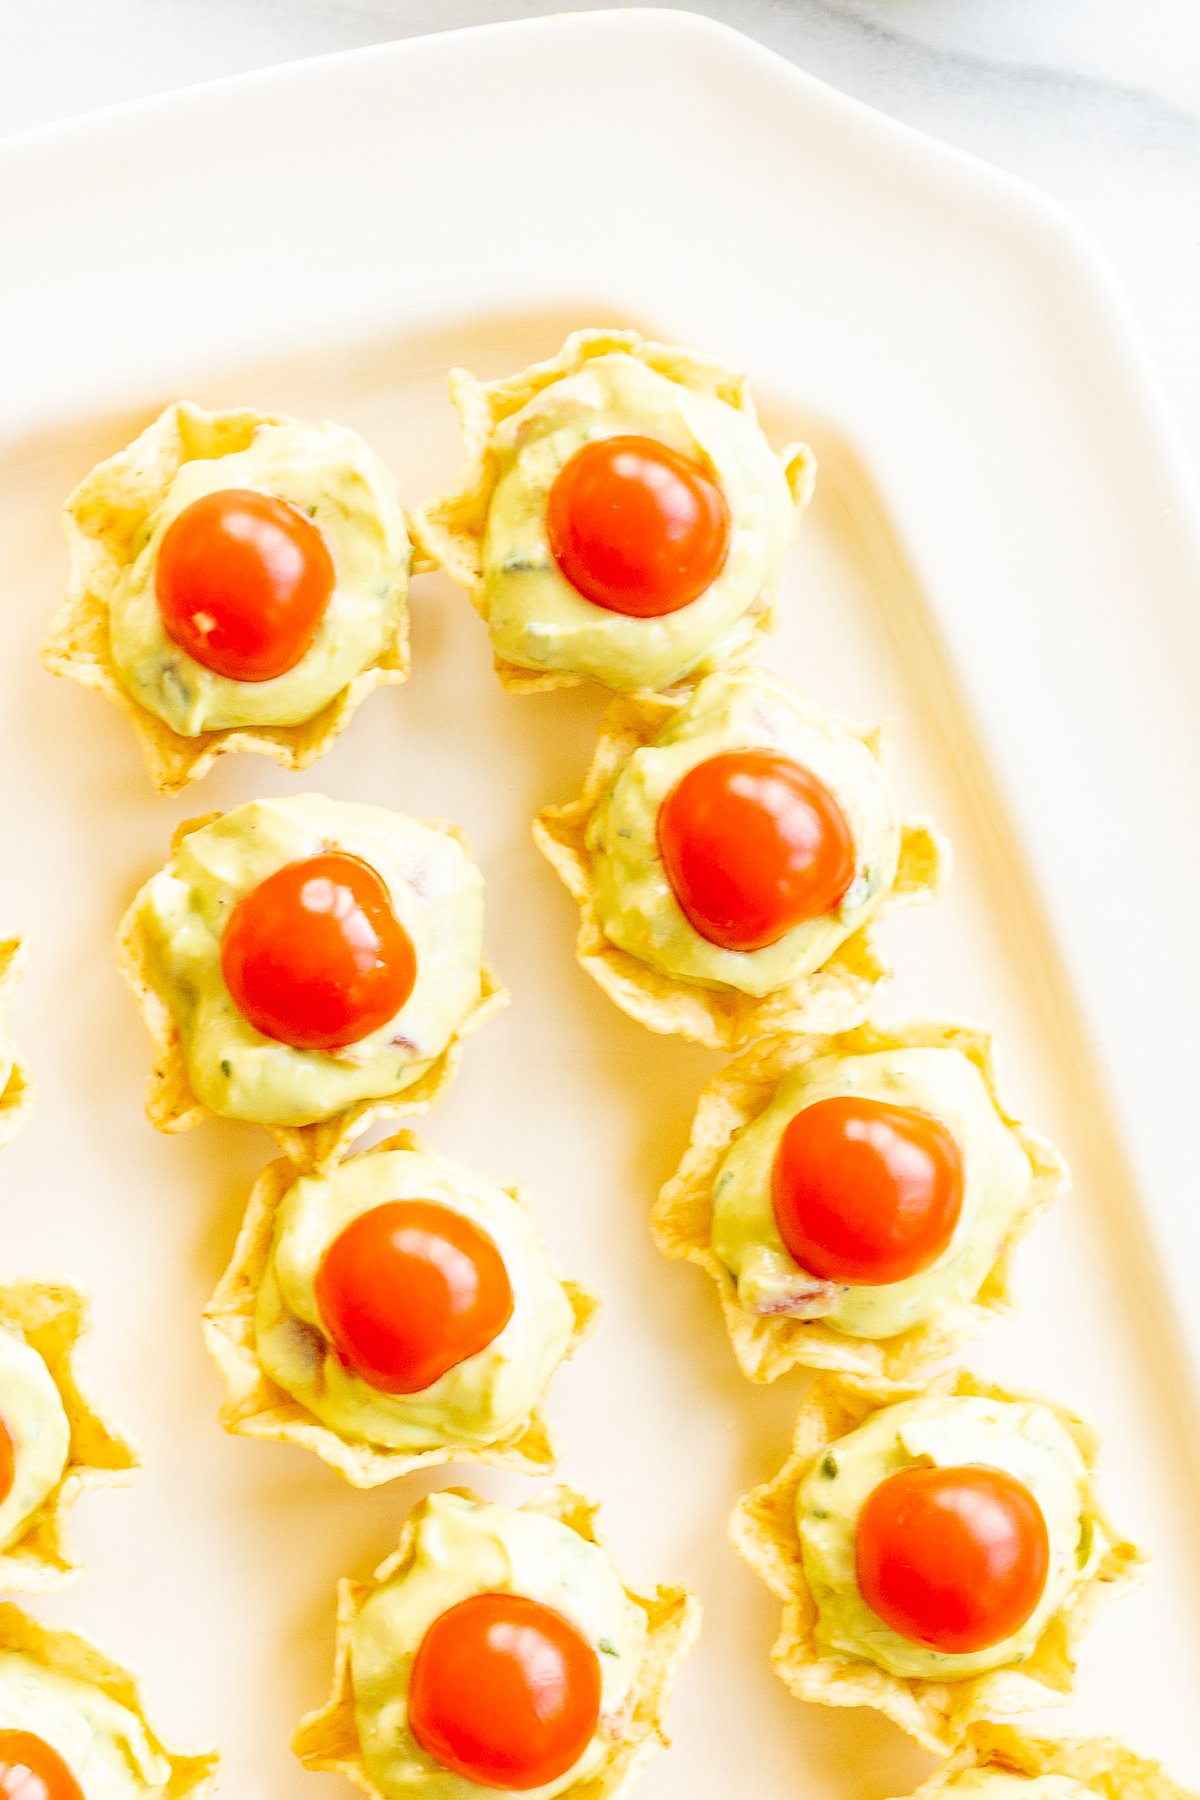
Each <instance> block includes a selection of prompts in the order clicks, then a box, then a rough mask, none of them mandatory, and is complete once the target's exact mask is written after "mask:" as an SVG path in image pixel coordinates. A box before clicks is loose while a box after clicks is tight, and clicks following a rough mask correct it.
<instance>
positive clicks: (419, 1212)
mask: <svg viewBox="0 0 1200 1800" xmlns="http://www.w3.org/2000/svg"><path fill="white" fill-rule="evenodd" d="M316 1287H317V1305H318V1306H319V1307H320V1310H321V1317H322V1319H323V1320H324V1321H325V1328H326V1330H327V1331H328V1333H329V1336H330V1339H331V1341H332V1343H333V1346H334V1348H335V1349H336V1351H337V1353H338V1355H339V1356H340V1357H341V1359H342V1361H343V1363H345V1365H346V1367H347V1368H348V1369H352V1370H353V1371H354V1373H355V1374H356V1375H357V1376H359V1377H360V1378H361V1379H362V1380H363V1381H365V1382H367V1383H368V1384H369V1385H370V1386H371V1387H373V1388H378V1389H379V1391H380V1392H381V1393H384V1394H417V1393H420V1392H421V1390H422V1389H423V1388H427V1387H431V1386H432V1385H433V1383H434V1382H435V1381H437V1380H438V1379H439V1377H440V1376H442V1375H444V1374H445V1373H446V1371H447V1369H452V1368H454V1367H455V1365H456V1364H457V1363H460V1362H463V1361H465V1359H466V1358H467V1357H468V1356H474V1355H475V1353H476V1351H479V1350H484V1349H486V1348H487V1346H488V1345H489V1344H490V1343H491V1342H492V1340H493V1338H496V1337H498V1336H499V1335H500V1333H501V1332H502V1331H503V1330H504V1327H505V1326H506V1325H507V1324H508V1321H509V1319H510V1318H511V1317H512V1309H513V1295H512V1284H511V1282H510V1281H509V1279H508V1270H507V1269H506V1268H505V1266H504V1258H503V1257H502V1256H501V1254H500V1252H499V1251H498V1250H497V1248H496V1246H495V1244H494V1243H493V1242H492V1240H491V1238H490V1237H488V1236H487V1235H486V1234H485V1233H484V1232H482V1231H481V1230H480V1229H479V1227H478V1225H476V1224H475V1223H474V1221H473V1220H471V1219H467V1218H464V1217H463V1215H462V1213H458V1212H455V1211H453V1209H452V1208H451V1207H449V1206H439V1205H438V1204H437V1203H436V1202H435V1201H433V1200H389V1201H387V1202H385V1204H384V1205H382V1206H374V1207H372V1208H371V1210H370V1212H365V1213H360V1214H359V1215H358V1217H357V1219H353V1220H352V1221H351V1222H350V1224H349V1225H347V1226H346V1228H345V1230H344V1231H342V1232H340V1233H339V1235H338V1236H337V1237H336V1238H334V1240H333V1242H332V1244H330V1246H329V1248H328V1250H326V1252H325V1255H324V1256H323V1258H322V1259H321V1266H320V1268H319V1269H318V1271H317V1283H316Z"/></svg>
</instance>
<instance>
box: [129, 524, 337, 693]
mask: <svg viewBox="0 0 1200 1800" xmlns="http://www.w3.org/2000/svg"><path fill="white" fill-rule="evenodd" d="M154 585H155V593H156V594H157V597H158V608H159V612H160V613H161V615H162V622H163V628H164V630H165V631H166V634H167V636H168V637H169V638H171V639H172V640H173V641H174V642H175V643H177V644H178V645H179V646H180V648H181V649H183V650H186V651H187V653H188V655H189V656H191V657H194V658H195V660H196V661H197V662H198V663H200V664H202V666H203V667H204V668H206V669H211V670H212V671H213V673H214V675H227V676H228V677H229V678H230V680H232V681H271V680H273V679H274V677H275V676H277V675H286V674H287V672H288V670H289V669H294V668H295V666H296V664H297V663H298V662H299V661H300V659H301V657H302V656H303V655H304V654H305V652H306V651H307V650H308V649H309V648H310V646H311V645H312V641H313V639H314V637H315V636H316V634H317V627H318V626H319V625H320V623H321V620H322V619H323V618H324V616H325V608H326V607H327V606H328V605H329V596H330V595H331V594H332V592H333V585H334V572H333V560H332V558H331V557H330V554H329V551H328V549H327V548H326V544H325V539H324V538H323V537H322V536H321V533H320V532H319V531H318V530H317V528H316V526H315V525H314V524H313V523H312V522H311V520H309V519H306V518H305V516H304V514H303V513H301V512H297V510H296V508H295V507H294V506H291V505H289V504H288V502H287V501H286V500H277V499H276V498H275V497H274V495H272V494H260V493H257V492H256V491H255V490H254V489H253V488H222V489H221V490H220V491H219V492H218V493H215V494H204V495H202V496H201V498H200V499H199V500H193V501H192V503H191V505H190V506H185V507H184V509H183V511H182V512H181V513H180V514H179V515H178V517H177V518H174V519H172V521H171V523H170V524H169V525H168V527H167V529H166V531H165V532H164V533H163V539H162V543H161V544H160V545H159V548H158V565H157V568H156V570H155V576H154Z"/></svg>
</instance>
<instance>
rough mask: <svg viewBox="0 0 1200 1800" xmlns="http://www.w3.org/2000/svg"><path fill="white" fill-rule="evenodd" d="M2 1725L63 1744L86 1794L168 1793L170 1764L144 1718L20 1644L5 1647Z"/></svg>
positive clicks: (150, 1798)
mask: <svg viewBox="0 0 1200 1800" xmlns="http://www.w3.org/2000/svg"><path fill="white" fill-rule="evenodd" d="M0 1730H5V1731H32V1732H34V1733H35V1734H36V1735H37V1736H38V1737H40V1738H41V1739H42V1740H43V1741H44V1742H45V1743H47V1744H49V1745H50V1747H51V1749H52V1750H57V1752H58V1754H59V1755H60V1756H61V1757H62V1759H63V1761H64V1762H65V1763H66V1765H67V1767H68V1769H70V1771H71V1773H72V1775H74V1777H75V1779H76V1781H77V1782H78V1783H79V1786H80V1787H81V1788H82V1790H83V1792H84V1795H85V1796H86V1800H165V1796H166V1794H167V1790H168V1784H169V1782H170V1780H171V1766H170V1764H169V1763H168V1761H167V1759H166V1757H165V1756H164V1755H163V1754H162V1752H161V1751H159V1750H156V1749H155V1747H154V1745H153V1743H152V1742H151V1740H150V1736H149V1733H148V1732H147V1730H146V1727H145V1726H144V1725H143V1724H142V1722H141V1720H140V1719H138V1718H137V1717H136V1715H135V1714H134V1713H132V1712H130V1710H129V1708H128V1707H127V1706H122V1705H121V1704H120V1703H119V1701H116V1700H113V1699H111V1698H110V1696H109V1695H108V1694H106V1693H104V1691H103V1690H102V1689H101V1688H98V1687H96V1686H95V1685H94V1684H93V1683H92V1682H90V1681H80V1680H79V1679H77V1678H76V1677H75V1676H73V1675H63V1674H59V1673H58V1672H57V1671H56V1670H53V1669H48V1668H46V1667H45V1666H44V1665H43V1664H42V1663H40V1662H36V1661H35V1660H34V1658H33V1657H31V1656H26V1655H25V1654H24V1653H23V1652H21V1651H18V1650H4V1651H0Z"/></svg>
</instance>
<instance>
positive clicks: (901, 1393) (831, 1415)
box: [730, 1370, 1145, 1752]
mask: <svg viewBox="0 0 1200 1800" xmlns="http://www.w3.org/2000/svg"><path fill="white" fill-rule="evenodd" d="M964 1394H966V1395H981V1396H983V1397H985V1398H988V1399H993V1400H1023V1399H1029V1398H1034V1396H1029V1395H1024V1394H1014V1393H1011V1392H1009V1391H1008V1390H1006V1389H1004V1388H1001V1387H997V1386H995V1385H994V1384H990V1383H987V1382H982V1381H978V1380H976V1379H975V1377H974V1376H972V1375H969V1374H967V1373H965V1372H964V1371H955V1370H952V1371H949V1372H947V1373H946V1374H944V1375H940V1376H937V1377H936V1378H935V1379H934V1380H933V1381H932V1382H930V1383H929V1385H928V1386H927V1387H924V1388H922V1387H918V1386H902V1385H900V1384H898V1383H893V1382H885V1381H880V1380H877V1379H872V1378H870V1377H866V1376H848V1375H843V1376H837V1375H822V1376H820V1377H818V1379H817V1380H816V1381H815V1382H814V1384H813V1386H812V1388H811V1389H810V1390H809V1393H808V1395H807V1396H806V1398H805V1400H804V1403H803V1405H802V1406H801V1408H800V1412H799V1416H798V1417H797V1420H796V1429H795V1436H794V1438H793V1442H792V1450H791V1454H790V1456H789V1457H788V1460H787V1462H786V1463H785V1464H784V1466H783V1468H782V1469H781V1470H780V1471H779V1473H778V1475H776V1476H775V1477H774V1478H773V1479H772V1480H771V1481H768V1482H766V1483H765V1484H764V1485H763V1486H762V1487H758V1488H755V1489H754V1490H753V1491H752V1492H751V1493H749V1494H747V1495H745V1496H744V1497H743V1498H742V1499H741V1500H739V1502H738V1504H737V1506H736V1507H735V1508H734V1512H733V1516H732V1518H731V1520H730V1536H731V1538H732V1540H733V1544H734V1548H735V1549H736V1550H737V1552H738V1554H739V1555H740V1556H741V1557H742V1558H743V1560H744V1561H745V1562H747V1563H748V1564H749V1565H750V1567H751V1568H752V1569H753V1570H754V1572H755V1573H756V1574H757V1575H758V1576H760V1577H761V1579H762V1580H763V1581H764V1582H765V1583H766V1585H767V1586H768V1587H769V1588H770V1590H771V1592H772V1593H773V1594H775V1595H776V1596H777V1598H779V1599H780V1600H782V1601H783V1621H782V1627H781V1630H780V1633H779V1636H778V1638H777V1639H776V1642H775V1646H774V1649H773V1651H772V1653H771V1660H772V1663H773V1665H774V1668H775V1671H776V1673H777V1674H778V1675H779V1677H780V1678H781V1680H783V1681H784V1682H785V1683H786V1685H787V1686H788V1687H789V1688H790V1689H791V1691H792V1693H793V1694H795V1695H796V1696H797V1698H798V1699H801V1700H809V1701H814V1702H816V1703H817V1704H819V1705H824V1706H871V1707H874V1708H875V1709H876V1710H877V1711H879V1712H882V1713H884V1714H886V1716H887V1717H888V1718H889V1719H891V1720H892V1721H893V1723H894V1724H896V1725H899V1726H900V1727H901V1729H902V1730H904V1731H907V1732H908V1733H909V1734H910V1736H912V1737H914V1738H916V1739H917V1740H918V1741H919V1742H920V1743H922V1744H924V1745H925V1746H926V1748H927V1749H930V1750H934V1751H938V1752H946V1751H951V1750H954V1749H956V1748H957V1746H958V1745H959V1743H960V1742H961V1741H962V1739H963V1738H964V1736H965V1734H966V1732H967V1730H968V1728H969V1727H970V1726H971V1725H972V1724H974V1723H975V1722H976V1721H977V1720H979V1719H981V1718H983V1717H984V1716H993V1717H995V1716H998V1717H1001V1718H1003V1717H1007V1716H1009V1715H1012V1714H1017V1713H1023V1712H1030V1711H1032V1710H1034V1709H1036V1708H1038V1707H1043V1706H1048V1705H1053V1704H1055V1703H1056V1702H1057V1701H1060V1700H1061V1699H1063V1698H1065V1696H1066V1695H1068V1694H1069V1693H1070V1692H1071V1690H1072V1688H1073V1686H1074V1677H1075V1651H1076V1647H1077V1645H1078V1644H1079V1642H1080V1640H1081V1639H1082V1637H1083V1636H1084V1635H1085V1634H1086V1632H1087V1630H1088V1628H1089V1626H1090V1624H1091V1622H1092V1620H1093V1618H1094V1617H1095V1615H1096V1613H1097V1611H1098V1609H1099V1608H1100V1606H1101V1605H1103V1603H1104V1602H1105V1601H1106V1600H1108V1599H1110V1598H1113V1597H1114V1596H1115V1595H1117V1594H1119V1593H1121V1592H1122V1591H1124V1590H1126V1589H1128V1588H1129V1587H1131V1586H1132V1585H1134V1584H1135V1583H1136V1582H1137V1581H1138V1580H1139V1579H1140V1578H1141V1573H1142V1570H1143V1568H1144V1565H1145V1558H1144V1557H1143V1555H1142V1553H1141V1552H1140V1551H1139V1550H1138V1549H1137V1548H1136V1547H1135V1546H1134V1545H1133V1544H1131V1543H1129V1542H1128V1541H1127V1540H1126V1539H1124V1538H1122V1537H1121V1536H1120V1535H1119V1533H1117V1532H1116V1531H1115V1530H1114V1528H1113V1527H1112V1526H1111V1524H1110V1523H1109V1521H1108V1519H1107V1517H1106V1515H1105V1513H1104V1511H1103V1509H1102V1507H1101V1504H1100V1500H1099V1497H1098V1495H1097V1493H1096V1488H1095V1475H1096V1466H1097V1461H1098V1457H1099V1443H1098V1440H1097V1438H1096V1435H1095V1433H1094V1432H1093V1431H1091V1429H1090V1428H1089V1427H1088V1426H1086V1425H1084V1424H1083V1423H1082V1421H1081V1420H1079V1419H1077V1418H1076V1417H1075V1416H1074V1415H1073V1414H1072V1413H1069V1412H1068V1411H1066V1409H1065V1408H1063V1407H1061V1406H1059V1405H1057V1404H1056V1403H1055V1402H1054V1401H1051V1400H1046V1399H1044V1398H1042V1397H1041V1396H1036V1398H1037V1400H1038V1403H1039V1404H1041V1405H1043V1406H1046V1407H1048V1408H1049V1409H1050V1410H1051V1411H1052V1412H1053V1413H1054V1415H1055V1417H1056V1418H1057V1419H1058V1420H1059V1422H1060V1423H1061V1424H1062V1425H1063V1427H1064V1428H1065V1429H1066V1430H1067V1431H1068V1432H1069V1433H1070V1435H1071V1437H1072V1438H1073V1439H1074V1441H1075V1443H1076V1444H1077V1445H1078V1448H1079V1451H1080V1454H1081V1456H1082V1457H1083V1460H1084V1464H1085V1466H1086V1468H1087V1471H1088V1475H1089V1478H1090V1492H1089V1496H1088V1499H1089V1512H1090V1516H1091V1518H1092V1521H1093V1527H1094V1529H1095V1530H1096V1531H1097V1532H1099V1533H1101V1534H1102V1535H1103V1539H1104V1542H1105V1545H1106V1549H1105V1553H1104V1555H1103V1557H1102V1559H1101V1561H1100V1563H1099V1566H1098V1567H1097V1569H1096V1572H1095V1573H1094V1574H1093V1575H1092V1577H1091V1578H1090V1579H1089V1580H1088V1581H1087V1582H1085V1583H1084V1584H1083V1585H1082V1586H1080V1587H1077V1588H1076V1589H1075V1591H1074V1592H1073V1593H1072V1595H1071V1596H1070V1598H1069V1600H1068V1601H1067V1603H1066V1605H1065V1606H1063V1607H1062V1608H1060V1610H1059V1611H1058V1612H1057V1613H1056V1614H1055V1615H1054V1617H1053V1618H1052V1619H1051V1620H1050V1622H1049V1624H1048V1625H1047V1627H1046V1629H1045V1631H1044V1632H1043V1633H1042V1636H1041V1638H1040V1639H1039V1641H1038V1644H1037V1646H1036V1648H1035V1649H1034V1651H1033V1653H1032V1655H1031V1656H1030V1657H1029V1658H1028V1659H1027V1660H1026V1661H1025V1662H1024V1663H1022V1664H1021V1665H1020V1667H1018V1668H1004V1669H995V1670H992V1671H991V1672H989V1673H987V1674H984V1675H976V1676H971V1677H968V1678H967V1679H966V1680H962V1681H953V1682H950V1681H946V1682H937V1681H924V1680H917V1679H914V1678H912V1677H903V1676H898V1675H892V1674H890V1673H889V1672H888V1671H887V1670H886V1669H882V1668H880V1667H878V1665H876V1664H875V1663H872V1662H868V1661H867V1660H866V1659H865V1658H854V1657H848V1656H841V1655H827V1654H824V1653H822V1652H821V1651H820V1650H819V1649H818V1647H817V1644H816V1639H815V1629H816V1625H817V1609H816V1605H815V1602H814V1600H813V1597H812V1594H811V1592H810V1590H809V1587H808V1583H807V1581H806V1579H805V1574H804V1563H803V1558H802V1553H801V1547H800V1537H799V1532H798V1529H797V1524H796V1500H797V1495H798V1492H799V1489H800V1486H801V1484H802V1483H803V1481H804V1480H805V1478H806V1476H807V1475H808V1473H809V1471H810V1470H811V1469H812V1468H813V1467H814V1466H815V1464H816V1462H817V1461H818V1459H819V1458H820V1457H821V1456H823V1455H824V1454H825V1452H826V1450H827V1449H828V1448H829V1447H830V1446H831V1445H834V1444H836V1442H837V1440H838V1439H839V1438H841V1437H844V1436H845V1435H846V1434H847V1433H848V1432H851V1431H853V1430H855V1428H856V1427H857V1426H859V1425H861V1424H862V1423H863V1421H864V1419H866V1418H867V1417H869V1415H870V1414H872V1413H874V1412H877V1411H879V1410H880V1408H882V1407H885V1406H891V1405H894V1404H896V1403H897V1402H898V1401H902V1400H911V1399H917V1398H920V1397H923V1396H928V1397H931V1398H945V1397H950V1396H957V1395H964Z"/></svg>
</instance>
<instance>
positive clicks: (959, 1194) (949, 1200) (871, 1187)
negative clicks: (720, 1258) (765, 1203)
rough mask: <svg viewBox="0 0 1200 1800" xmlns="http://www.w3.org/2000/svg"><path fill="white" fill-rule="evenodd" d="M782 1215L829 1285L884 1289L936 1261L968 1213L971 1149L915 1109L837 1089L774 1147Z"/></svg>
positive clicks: (794, 1242)
mask: <svg viewBox="0 0 1200 1800" xmlns="http://www.w3.org/2000/svg"><path fill="white" fill-rule="evenodd" d="M773 1198H774V1203H775V1218H776V1221H777V1223H778V1225H779V1231H780V1235H781V1236H782V1238H783V1241H784V1243H785V1244H786V1245H787V1247H788V1249H789V1250H790V1252H791V1254H792V1255H793V1256H794V1257H795V1259H796V1261H797V1262H798V1263H799V1264H800V1267H801V1268H802V1269H807V1270H808V1272H809V1274H810V1275H815V1276H817V1278H818V1279H819V1280H821V1281H840V1282H847V1283H849V1285H850V1286H852V1287H853V1286H871V1287H876V1286H880V1287H881V1286H884V1285H885V1284H886V1283H888V1282H891V1281H904V1280H906V1279H907V1277H908V1276H910V1275H917V1274H919V1273H920V1271H921V1270H922V1269H927V1268H929V1266H930V1264H931V1263H935V1262H936V1261H937V1259H938V1257H939V1256H941V1254H942V1252H943V1251H944V1250H945V1248H946V1246H947V1245H948V1244H949V1242H950V1240H951V1238H952V1237H953V1236H954V1229H955V1226H956V1225H957V1224H958V1219H959V1214H960V1213H961V1212H962V1200H963V1172H962V1154H961V1152H960V1150H959V1147H958V1144H957V1143H956V1141H955V1139H954V1137H953V1136H952V1134H951V1133H950V1132H949V1131H947V1129H946V1127H945V1126H944V1125H943V1124H942V1123H941V1121H940V1120H938V1119H935V1118H933V1117H931V1115H930V1114H929V1113H925V1112H920V1111H918V1110H917V1108H916V1107H912V1106H893V1105H891V1104H890V1103H889V1102H887V1101H884V1100H866V1099H863V1098H860V1097H858V1096H855V1095H846V1096H844V1097H843V1096H841V1095H838V1096H836V1097H831V1098H830V1099H828V1100H814V1101H813V1103H812V1105H811V1106H806V1107H804V1108H803V1109H802V1110H801V1111H800V1112H798V1113H797V1114H796V1116H795V1117H794V1118H793V1119H791V1120H790V1121H789V1123H788V1125H787V1128H786V1129H785V1131H784V1133H783V1136H782V1138H781V1139H780V1141H779V1149H778V1150H777V1151H776V1153H775V1169H774V1176H773Z"/></svg>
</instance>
